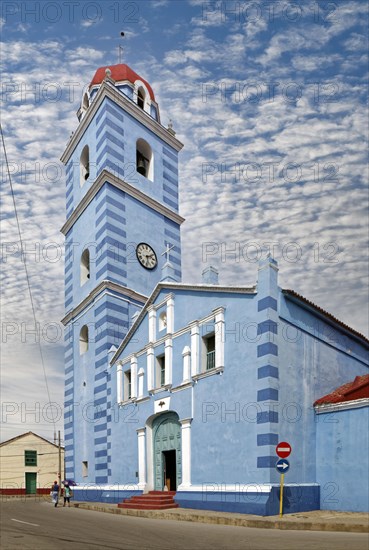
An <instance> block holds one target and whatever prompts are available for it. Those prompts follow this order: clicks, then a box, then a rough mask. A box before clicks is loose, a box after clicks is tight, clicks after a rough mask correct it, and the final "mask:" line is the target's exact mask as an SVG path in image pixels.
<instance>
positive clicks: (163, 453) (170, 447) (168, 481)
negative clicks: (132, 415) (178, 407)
mask: <svg viewBox="0 0 369 550" xmlns="http://www.w3.org/2000/svg"><path fill="white" fill-rule="evenodd" d="M152 430H153V444H154V449H153V455H154V487H155V490H156V491H162V490H163V489H164V487H165V486H167V487H168V490H169V491H176V490H177V487H178V485H179V484H180V483H181V480H182V453H181V425H180V423H179V422H178V415H177V414H176V413H174V412H171V413H166V414H161V415H160V416H158V417H157V418H155V420H154V421H153V424H152Z"/></svg>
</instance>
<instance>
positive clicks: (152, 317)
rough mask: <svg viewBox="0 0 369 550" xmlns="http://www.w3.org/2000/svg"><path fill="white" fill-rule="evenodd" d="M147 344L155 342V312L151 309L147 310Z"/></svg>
mask: <svg viewBox="0 0 369 550" xmlns="http://www.w3.org/2000/svg"><path fill="white" fill-rule="evenodd" d="M148 311H149V342H155V340H156V310H155V309H154V308H153V307H151V308H150V309H149V310H148Z"/></svg>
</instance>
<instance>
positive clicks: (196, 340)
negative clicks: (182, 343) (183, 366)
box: [191, 321, 200, 376]
mask: <svg viewBox="0 0 369 550" xmlns="http://www.w3.org/2000/svg"><path fill="white" fill-rule="evenodd" d="M199 348H200V328H199V323H198V322H197V321H196V322H195V323H193V324H192V325H191V376H195V375H196V374H198V372H199V353H200V349H199Z"/></svg>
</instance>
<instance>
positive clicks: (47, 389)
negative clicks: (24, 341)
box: [0, 124, 56, 430]
mask: <svg viewBox="0 0 369 550" xmlns="http://www.w3.org/2000/svg"><path fill="white" fill-rule="evenodd" d="M0 132H1V139H2V142H3V148H4V157H5V163H6V168H7V173H8V178H9V185H10V191H11V194H12V199H13V206H14V214H15V219H16V221H17V229H18V235H19V242H20V247H21V260H23V263H24V270H25V273H26V279H27V286H28V293H29V297H30V301H31V308H32V314H33V320H34V323H35V327H36V326H37V320H36V312H35V307H34V303H33V296H32V291H31V284H30V280H29V275H28V269H27V262H26V255H25V254H24V253H23V240H22V233H21V229H20V224H19V218H18V211H17V206H16V204H15V195H14V190H13V183H12V178H11V175H10V169H9V162H8V155H7V152H6V147H5V139H4V133H3V127H2V125H1V124H0ZM38 348H39V351H40V357H41V364H42V369H43V373H44V380H45V386H46V391H47V396H48V399H49V403H51V396H50V391H49V384H48V381H47V375H46V369H45V362H44V356H43V353H42V348H41V343H40V341H38ZM53 425H54V430H55V429H56V426H55V420H53Z"/></svg>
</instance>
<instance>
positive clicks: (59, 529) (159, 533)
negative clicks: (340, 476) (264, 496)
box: [0, 498, 369, 550]
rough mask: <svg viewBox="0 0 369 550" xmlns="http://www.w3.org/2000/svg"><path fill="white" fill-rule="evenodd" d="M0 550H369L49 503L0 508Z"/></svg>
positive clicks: (362, 539)
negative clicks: (71, 549) (298, 549)
mask: <svg viewBox="0 0 369 550" xmlns="http://www.w3.org/2000/svg"><path fill="white" fill-rule="evenodd" d="M0 513H1V544H0V547H1V549H2V550H8V549H16V548H22V550H29V549H34V550H35V549H37V550H45V549H47V550H49V549H50V548H53V549H54V548H55V549H67V548H69V549H70V548H73V550H87V549H104V548H107V549H122V550H131V549H132V550H133V549H134V550H151V549H153V550H169V549H171V550H176V549H178V550H208V549H211V550H217V549H219V550H228V549H229V550H238V549H242V550H246V549H250V550H276V549H283V550H289V549H291V550H292V549H293V550H296V549H297V548H303V549H304V550H313V549H315V550H330V549H332V550H333V549H334V550H343V549H352V548H355V550H368V549H369V543H368V539H369V537H368V534H366V533H336V532H319V531H281V530H274V529H252V528H247V527H231V526H224V525H210V524H201V523H190V522H184V521H170V520H153V519H146V518H137V517H128V516H120V515H119V516H115V515H113V514H106V513H101V512H93V511H89V510H79V509H77V508H74V507H71V508H63V507H60V506H59V507H58V508H54V507H53V506H52V505H51V504H50V503H49V499H48V498H47V499H44V500H33V499H27V500H25V499H24V500H23V499H14V500H8V501H5V502H2V503H1V505H0Z"/></svg>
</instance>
